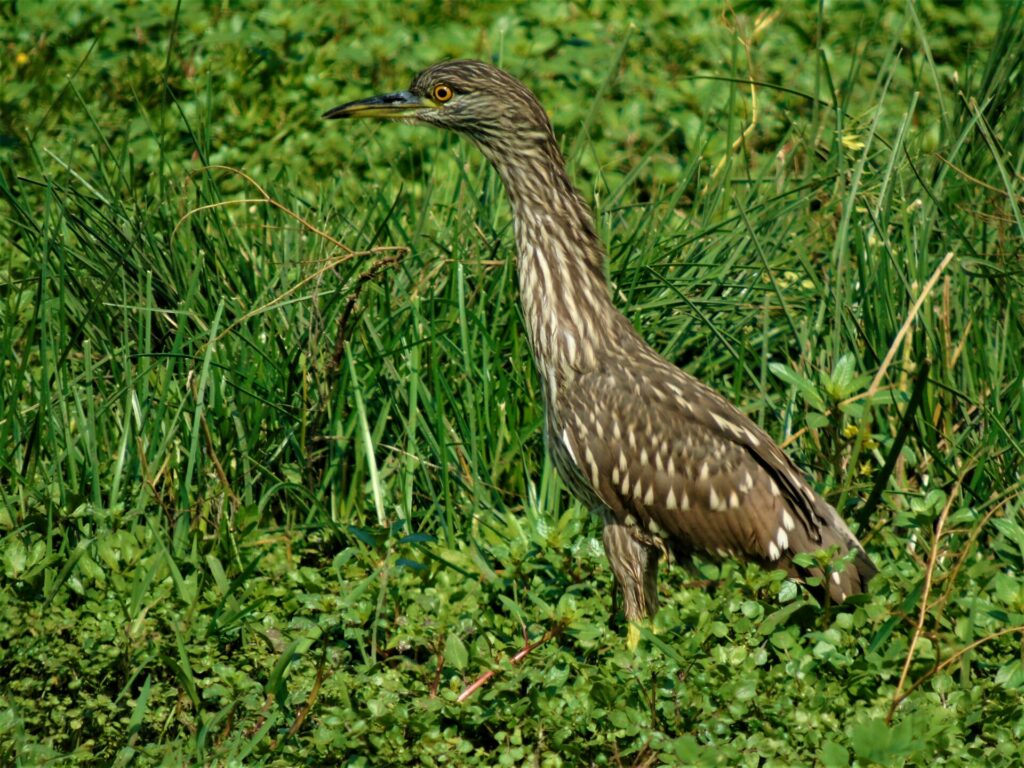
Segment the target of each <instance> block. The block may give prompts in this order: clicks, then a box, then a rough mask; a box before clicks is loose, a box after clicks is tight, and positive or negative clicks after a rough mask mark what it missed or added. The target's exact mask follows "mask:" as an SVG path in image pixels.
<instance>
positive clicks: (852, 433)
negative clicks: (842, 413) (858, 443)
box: [843, 424, 860, 438]
mask: <svg viewBox="0 0 1024 768" xmlns="http://www.w3.org/2000/svg"><path fill="white" fill-rule="evenodd" d="M859 434H860V427H858V426H857V425H856V424H847V425H846V426H845V427H843V436H844V437H850V438H853V437H856V436H857V435H859Z"/></svg>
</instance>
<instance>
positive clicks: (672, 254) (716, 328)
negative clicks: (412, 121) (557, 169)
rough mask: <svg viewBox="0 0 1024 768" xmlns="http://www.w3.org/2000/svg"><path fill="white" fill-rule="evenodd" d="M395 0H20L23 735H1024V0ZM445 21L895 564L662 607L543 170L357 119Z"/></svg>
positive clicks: (13, 315) (712, 379)
mask: <svg viewBox="0 0 1024 768" xmlns="http://www.w3.org/2000/svg"><path fill="white" fill-rule="evenodd" d="M363 5H364V4H355V3H352V4H348V3H302V4H295V3H291V2H284V0H272V1H271V2H266V3H262V2H232V3H227V2H224V3H198V2H193V1H192V0H182V2H181V3H180V4H178V3H176V2H171V1H167V0H163V1H161V0H155V1H154V2H130V1H128V0H121V1H118V2H84V0H69V1H68V2H64V3H60V4H57V3H45V2H17V3H11V4H7V5H4V6H2V7H0V18H2V19H3V24H2V29H0V44H2V51H3V54H2V56H0V83H2V92H0V106H2V112H0V242H2V244H3V245H2V248H0V359H2V365H3V369H2V377H0V536H2V539H0V764H3V765H12V766H41V765H96V766H100V765H103V766H109V765H115V766H128V765H137V766H148V765H175V766H181V765H243V764H244V765H273V766H278V765H279V766H292V765H325V764H344V765H353V766H359V765H365V766H370V765H420V764H423V765H453V766H469V765H487V766H490V765H541V766H558V765H565V766H576V765H612V766H627V765H629V766H656V765H701V766H704V765H707V766H710V765H722V766H787V765H806V766H812V765H813V766H829V767H831V766H849V765H857V766H870V765H882V766H895V765H908V766H909V765H915V766H919V765H958V766H959V765H964V766H968V765H969V766H976V765H992V766H1002V765H1005V766H1017V765H1020V762H1021V746H1020V744H1021V742H1022V740H1024V696H1022V693H1024V650H1022V648H1024V646H1022V642H1024V629H1022V628H1024V580H1022V573H1024V500H1022V493H1021V490H1022V467H1024V354H1022V349H1024V257H1022V254H1024V247H1022V245H1024V215H1022V209H1024V154H1022V152H1021V148H1022V147H1024V111H1022V110H1021V107H1020V104H1021V99H1020V93H1021V81H1022V79H1024V12H1022V8H1021V5H1020V4H1019V3H1013V2H996V1H995V0H990V1H989V2H977V3H973V2H972V3H969V4H964V6H963V7H959V6H957V5H955V4H950V5H946V4H941V3H937V2H931V1H930V0H929V1H927V2H924V1H923V2H920V3H901V2H865V3H856V4H854V3H848V4H847V3H826V4H823V5H824V7H823V8H820V7H816V6H813V5H811V4H807V5H798V4H793V3H785V4H780V5H779V6H778V7H777V8H774V9H773V8H772V7H771V6H768V5H764V7H762V4H756V5H755V4H746V3H736V4H733V5H729V4H722V5H718V4H694V5H690V4H685V3H674V2H668V0H665V1H664V2H654V3H651V4H649V6H648V7H646V8H645V9H644V10H639V9H635V10H627V7H628V5H629V4H623V3H604V2H596V3H592V4H584V5H573V4H569V5H559V6H556V5H554V4H551V3H547V2H534V3H525V4H522V5H517V6H515V7H510V8H505V7H503V6H502V5H501V4H498V5H484V6H481V7H476V6H475V5H474V4H451V3H424V2H409V3H402V4H395V5H391V6H387V7H385V8H383V9H371V8H370V7H369V6H370V5H372V4H365V5H366V7H363ZM446 57H475V58H486V59H490V60H493V61H495V62H497V63H500V64H502V65H503V66H505V67H506V68H508V69H509V70H510V71H511V72H513V73H514V74H516V75H518V76H519V77H521V79H523V80H524V81H525V82H526V83H527V84H528V85H529V86H530V87H531V88H533V89H534V90H535V91H536V93H537V94H538V95H539V97H540V98H541V100H542V101H543V103H544V104H545V105H546V107H547V108H548V110H549V112H550V114H551V116H552V120H553V122H554V124H555V126H556V130H557V131H558V132H559V134H560V136H561V138H562V143H563V147H564V150H565V153H566V155H567V157H568V159H569V161H570V164H571V166H572V172H573V175H574V177H575V178H576V179H577V180H578V182H579V185H580V188H581V190H582V191H583V194H584V196H585V197H586V198H587V199H588V200H592V201H593V202H594V204H595V206H596V209H597V211H598V221H599V227H600V230H601V232H602V235H603V236H604V238H605V239H606V242H607V243H608V244H609V251H610V263H609V276H610V278H611V280H612V281H613V283H614V293H615V297H616V301H617V302H618V304H619V306H621V307H622V308H623V309H624V310H625V312H626V313H627V314H628V316H629V317H630V319H631V320H632V321H633V322H634V323H635V324H636V326H637V327H638V328H639V329H640V330H641V331H642V332H643V333H644V335H645V336H646V337H647V338H648V339H649V340H650V341H651V342H652V343H653V344H654V345H655V346H656V347H657V348H658V349H660V350H663V351H664V353H665V354H666V356H667V357H669V358H670V359H672V360H674V361H675V362H677V363H678V364H679V365H681V366H683V367H685V368H686V369H687V370H688V371H690V372H692V373H693V374H695V375H697V376H698V377H700V378H702V379H704V380H705V381H707V382H709V383H710V384H712V385H713V386H715V387H716V388H718V389H719V390H721V391H722V392H723V393H725V394H726V395H727V396H728V397H729V398H730V399H731V400H733V401H734V402H736V403H738V404H740V405H741V407H743V408H744V409H745V410H746V411H747V412H748V413H749V414H750V415H751V416H752V418H754V419H755V420H757V421H759V422H760V423H761V424H763V425H764V426H765V428H766V429H767V430H768V431H769V433H771V434H772V435H774V436H775V437H776V438H777V439H779V440H780V441H785V442H786V445H787V450H788V451H789V453H790V454H791V455H792V456H793V457H794V458H795V459H796V460H797V461H798V462H799V463H800V464H801V466H803V467H804V468H806V470H807V471H808V473H809V475H810V476H811V477H813V478H814V481H815V483H816V484H817V485H818V487H820V488H821V489H822V491H823V492H824V493H826V494H827V496H828V497H829V499H830V500H832V501H833V502H834V503H835V504H836V505H837V507H839V508H840V509H841V510H842V512H843V514H844V515H845V516H846V517H847V519H849V520H851V521H853V522H854V523H855V525H856V526H857V527H858V528H859V531H860V533H861V536H862V539H863V540H864V541H865V542H866V545H867V548H868V550H869V551H870V552H871V554H872V556H873V557H874V559H875V561H876V562H877V563H878V565H879V567H880V570H881V573H880V575H879V576H878V578H877V579H876V580H875V582H874V583H873V589H872V592H871V594H870V595H867V596H864V597H863V598H860V599H858V600H856V601H853V602H854V604H852V605H850V606H849V607H843V608H842V609H838V610H837V609H835V608H833V607H829V606H825V607H822V606H819V605H818V604H817V603H816V602H815V600H814V598H813V597H812V596H811V595H810V594H808V593H807V592H806V591H805V590H804V589H803V588H802V587H799V586H797V585H795V584H793V583H791V582H787V581H785V580H784V579H783V578H782V575H781V573H772V572H766V571H763V570H761V569H758V568H756V567H753V566H750V567H747V566H742V565H739V564H736V563H724V564H714V563H705V562H699V563H697V565H696V568H695V570H693V571H686V570H683V569H679V568H672V569H669V570H668V572H667V573H663V576H662V599H663V604H664V607H663V608H662V610H661V612H660V613H659V614H658V617H657V629H658V632H657V633H649V634H647V635H646V636H645V637H644V638H643V641H642V643H641V647H640V649H639V650H638V651H637V652H635V653H634V652H630V651H628V650H627V649H626V647H625V643H624V637H625V631H624V628H623V626H622V624H621V616H617V614H616V612H615V610H616V606H615V605H614V603H613V600H612V597H611V592H612V590H611V584H612V582H611V572H610V570H609V568H608V567H607V564H606V562H605V560H604V556H603V553H602V551H601V547H600V531H599V528H598V525H597V523H596V521H594V520H592V519H590V518H589V517H588V515H587V514H586V513H585V512H584V511H583V510H581V509H580V508H579V506H578V505H577V504H576V503H575V502H574V501H572V500H571V499H570V498H569V496H568V495H567V494H566V492H565V491H564V489H563V487H562V485H561V484H560V482H559V481H558V480H557V478H556V476H555V474H554V472H553V469H552V467H551V464H550V461H549V459H548V458H547V456H546V455H545V452H544V447H543V445H542V441H541V436H540V431H541V430H540V427H541V424H542V419H543V414H542V409H541V404H540V392H539V387H538V383H537V381H536V380H535V378H534V373H533V370H532V367H531V363H530V359H529V350H528V349H527V346H526V341H525V337H524V335H523V333H522V332H521V327H520V319H519V316H518V308H517V304H516V284H515V275H514V258H513V243H512V234H511V222H510V212H509V210H508V207H507V205H506V204H505V201H504V198H503V193H502V190H501V187H500V184H499V182H498V179H497V178H496V177H495V175H494V174H493V172H491V171H490V170H489V169H488V168H487V166H486V164H485V163H484V162H483V160H482V158H481V157H480V156H479V154H478V153H477V152H476V151H475V150H474V149H473V148H472V147H470V146H469V145H468V144H467V143H465V142H462V141H460V140H459V139H458V138H456V137H450V136H444V135H441V134H440V133H435V132H431V131H429V130H427V129H422V128H415V127H412V126H405V125H372V124H362V123H358V124H356V123H346V124H341V125H339V124H335V123H325V122H324V121H322V120H320V118H319V115H320V113H321V112H323V111H324V110H326V109H328V108H330V107H332V106H335V105H336V104H339V103H341V102H344V101H347V100H350V99H354V98H359V97H361V96H365V95H369V94H371V93H375V92H380V91H382V90H393V89H399V88H403V87H405V85H406V84H407V83H408V81H409V79H410V78H411V76H412V75H413V73H415V72H416V71H417V70H419V69H421V68H423V67H424V66H426V65H428V64H431V63H433V62H435V61H437V60H440V59H442V58H446ZM524 648H525V649H529V652H528V653H526V654H520V651H521V650H523V649H524ZM517 654H520V655H519V656H518V657H517ZM488 672H491V673H493V674H492V675H490V676H489V677H487V678H486V679H484V680H482V681H480V680H479V678H481V676H483V675H485V673H488ZM475 681H477V682H480V684H479V685H478V686H477V687H476V688H475V689H471V686H472V685H473V684H474V682H475ZM460 696H461V697H462V700H461V701H460V700H459V699H460Z"/></svg>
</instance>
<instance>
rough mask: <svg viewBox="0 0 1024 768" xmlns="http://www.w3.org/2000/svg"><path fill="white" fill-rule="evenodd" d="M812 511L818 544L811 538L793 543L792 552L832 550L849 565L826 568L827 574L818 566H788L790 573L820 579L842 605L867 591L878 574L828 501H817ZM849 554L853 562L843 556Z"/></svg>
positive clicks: (833, 597)
mask: <svg viewBox="0 0 1024 768" xmlns="http://www.w3.org/2000/svg"><path fill="white" fill-rule="evenodd" d="M814 512H815V514H814V519H815V522H816V523H817V524H818V527H817V531H816V533H817V534H818V541H817V542H812V541H811V540H810V537H808V540H807V541H806V542H800V541H794V542H792V544H793V545H794V546H792V550H793V551H794V552H814V551H817V550H822V549H825V550H827V549H831V548H835V549H836V550H838V558H837V559H841V560H849V562H847V564H846V565H845V567H842V568H839V567H837V568H835V569H828V570H827V572H826V571H823V570H822V569H821V568H818V567H810V568H801V567H798V566H795V565H793V566H791V567H790V571H791V572H792V573H793V574H794V575H803V576H817V577H819V578H821V579H822V584H823V585H824V586H827V587H828V593H829V596H830V597H831V599H832V601H833V602H836V603H841V602H843V601H844V600H845V599H846V598H847V597H849V596H850V595H859V594H861V593H862V592H866V591H867V588H868V582H869V581H871V578H872V577H873V576H874V575H875V574H876V573H878V568H877V567H876V566H875V564H874V563H873V562H872V561H871V558H870V557H868V554H867V552H865V551H864V547H863V546H862V545H861V543H860V541H858V540H857V537H856V536H855V535H854V534H853V531H851V530H850V526H848V525H847V524H846V522H845V521H844V520H843V519H842V518H841V517H840V516H839V514H838V513H837V512H836V510H835V509H834V508H833V507H832V506H831V505H830V504H829V503H828V502H826V501H825V500H824V499H821V498H819V499H818V505H817V507H816V508H815V510H814ZM850 552H853V558H852V560H850V559H849V558H845V557H843V556H844V555H847V554H848V553H850Z"/></svg>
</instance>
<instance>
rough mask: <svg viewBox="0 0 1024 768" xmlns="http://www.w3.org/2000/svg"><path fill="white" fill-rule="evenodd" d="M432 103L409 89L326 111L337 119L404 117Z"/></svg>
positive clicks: (331, 117) (329, 117) (329, 115)
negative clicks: (428, 102) (426, 102)
mask: <svg viewBox="0 0 1024 768" xmlns="http://www.w3.org/2000/svg"><path fill="white" fill-rule="evenodd" d="M430 106H431V105H430V104H425V103H424V102H423V100H422V99H420V97H419V96H417V95H415V94H413V93H410V92H409V91H401V92H400V93H385V94H383V95H382V96H373V97H372V98H369V99H362V100H360V101H350V102H349V103H348V104H342V105H341V106H340V107H335V108H334V109H329V110H327V111H326V112H324V117H325V118H327V119H328V120H337V119H339V118H344V117H382V118H402V117H411V116H412V115H414V114H415V113H416V112H418V111H419V110H421V109H427V108H428V107H430Z"/></svg>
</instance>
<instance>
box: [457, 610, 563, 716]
mask: <svg viewBox="0 0 1024 768" xmlns="http://www.w3.org/2000/svg"><path fill="white" fill-rule="evenodd" d="M565 627H566V624H565V622H562V621H560V622H558V623H557V624H555V625H554V626H553V627H551V629H549V630H548V631H547V632H545V633H544V634H543V635H542V636H541V638H540V639H539V640H536V641H534V642H532V643H527V644H526V645H524V646H523V648H522V649H521V650H520V651H519V653H517V654H516V655H515V656H513V657H512V658H511V659H509V664H518V663H519V662H520V661H522V660H523V659H525V658H526V657H527V656H528V655H529V654H530V652H531V651H533V650H534V649H535V648H539V647H540V646H542V645H544V643H546V642H548V641H549V640H551V639H552V638H555V637H558V636H559V635H560V634H562V632H564V631H565ZM495 674H496V672H495V670H493V669H488V670H487V671H486V672H484V673H483V674H482V675H480V677H478V678H477V679H476V680H474V681H473V682H472V683H471V684H470V685H469V686H468V687H467V688H466V689H465V690H464V691H463V692H462V693H460V694H459V698H458V699H456V701H457V702H458V703H459V704H461V703H462V702H464V701H465V700H466V699H468V698H469V697H470V696H472V695H473V694H474V693H476V692H477V691H478V690H479V689H480V688H482V687H483V686H484V685H486V683H487V681H488V680H490V679H491V678H492V677H494V675H495Z"/></svg>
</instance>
